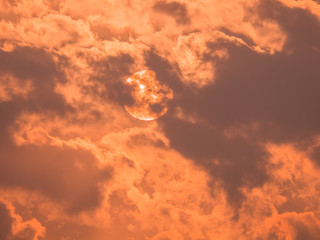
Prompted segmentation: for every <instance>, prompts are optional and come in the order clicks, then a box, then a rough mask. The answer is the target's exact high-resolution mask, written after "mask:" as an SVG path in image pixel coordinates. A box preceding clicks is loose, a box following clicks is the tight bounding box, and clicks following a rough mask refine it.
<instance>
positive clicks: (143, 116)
mask: <svg viewBox="0 0 320 240" xmlns="http://www.w3.org/2000/svg"><path fill="white" fill-rule="evenodd" d="M125 84H126V86H127V87H129V88H130V92H131V96H132V98H133V100H134V102H133V103H132V104H130V105H124V107H125V109H126V111H127V112H128V113H129V114H130V115H131V116H133V117H135V118H137V119H140V120H144V121H151V120H155V119H157V118H159V117H161V116H163V115H164V114H165V113H166V112H167V111H168V103H169V102H170V101H171V100H172V99H173V91H172V90H171V89H170V88H169V87H168V86H167V85H165V84H160V82H159V81H158V80H157V79H156V74H155V72H154V71H152V70H142V71H139V72H136V73H134V74H133V75H131V76H130V77H129V78H128V79H127V80H126V81H125Z"/></svg>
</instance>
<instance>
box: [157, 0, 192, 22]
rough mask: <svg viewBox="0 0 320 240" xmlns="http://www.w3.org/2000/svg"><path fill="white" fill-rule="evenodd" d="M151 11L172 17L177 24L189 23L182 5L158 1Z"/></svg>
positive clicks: (186, 11)
mask: <svg viewBox="0 0 320 240" xmlns="http://www.w3.org/2000/svg"><path fill="white" fill-rule="evenodd" d="M153 9H154V10H156V11H159V12H163V13H165V14H167V15H169V16H171V17H173V18H174V19H175V20H176V22H177V23H179V24H188V23H190V18H189V16H188V10H187V7H186V6H185V5H184V4H182V3H179V2H174V1H173V2H167V1H159V2H157V3H156V4H155V5H154V6H153Z"/></svg>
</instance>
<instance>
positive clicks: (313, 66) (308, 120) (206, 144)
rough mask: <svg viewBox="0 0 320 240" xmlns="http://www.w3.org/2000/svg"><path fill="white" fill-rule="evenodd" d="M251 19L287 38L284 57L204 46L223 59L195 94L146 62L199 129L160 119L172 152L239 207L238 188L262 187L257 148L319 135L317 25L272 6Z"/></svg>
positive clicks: (151, 60)
mask: <svg viewBox="0 0 320 240" xmlns="http://www.w3.org/2000/svg"><path fill="white" fill-rule="evenodd" d="M256 10H257V9H256ZM258 11H259V13H260V14H261V16H262V17H263V18H269V19H272V20H275V21H277V22H278V23H279V24H280V26H281V28H282V30H283V31H284V32H285V33H286V34H287V35H288V41H287V43H286V45H285V47H284V51H283V52H281V53H275V54H274V55H267V54H259V53H256V52H254V51H252V50H251V49H249V48H247V47H244V46H235V45H234V44H231V43H227V42H224V41H220V42H218V43H215V44H208V47H210V48H212V49H216V48H218V49H219V48H221V47H223V48H227V49H228V51H229V54H230V58H229V59H228V60H227V61H226V62H225V63H224V66H223V67H221V66H220V68H219V70H218V72H217V74H216V78H215V82H214V83H213V84H212V85H209V86H207V87H205V88H202V89H200V90H198V91H192V89H188V88H185V87H184V88H183V87H181V88H179V87H176V86H179V85H180V84H181V82H180V80H179V79H178V78H177V76H174V75H172V73H171V72H172V70H171V69H172V68H173V67H172V66H170V65H169V64H168V63H167V62H166V61H165V60H163V59H161V58H160V57H159V56H157V55H156V54H154V53H152V54H150V55H148V56H147V60H148V61H147V64H148V65H149V66H150V68H151V69H153V68H155V69H154V70H155V71H156V73H157V77H158V75H166V76H165V78H166V81H168V82H171V86H172V87H173V88H174V90H175V91H174V94H175V100H174V104H173V105H174V106H179V107H181V108H182V109H183V111H184V112H185V113H186V115H187V116H188V115H191V116H194V115H195V116H197V117H199V119H200V120H201V121H202V123H196V124H192V123H187V122H185V121H182V120H177V119H175V118H174V117H172V116H171V115H170V112H169V114H168V115H167V116H165V117H164V118H162V120H161V123H162V124H163V129H164V131H165V132H166V135H167V136H168V137H169V139H170V142H171V144H172V147H174V148H175V149H176V150H178V151H179V152H181V153H182V154H184V155H185V156H187V157H189V158H192V159H193V160H194V161H195V162H196V163H197V164H199V165H201V166H203V167H204V168H205V169H207V171H209V172H210V173H211V174H212V175H213V176H214V177H219V178H220V179H221V180H222V181H223V183H224V184H225V186H226V189H227V190H228V193H229V197H230V200H231V201H236V202H238V201H239V200H241V196H240V195H239V192H238V191H237V189H239V187H242V186H249V187H253V186H257V185H259V184H262V183H263V182H264V181H265V180H266V179H267V178H266V173H265V171H264V162H265V160H266V158H267V156H268V154H267V153H266V152H265V151H264V150H263V149H262V148H261V146H260V145H259V143H263V142H268V141H272V142H282V143H284V142H299V141H304V140H306V141H307V140H308V139H309V138H311V137H312V136H315V135H316V134H319V133H320V125H319V122H320V114H318V113H319V111H318V109H319V102H320V94H319V91H320V81H319V76H320V68H319V64H318V63H319V62H320V54H319V52H318V50H317V49H320V25H319V22H318V19H317V18H316V17H314V16H312V15H310V14H308V13H307V12H306V11H302V10H297V9H288V8H284V7H283V6H282V5H281V4H278V3H275V2H273V1H266V2H263V3H261V6H259V8H258ZM267 16H268V17H267ZM203 60H206V58H205V56H204V57H203ZM207 61H211V60H210V59H207ZM171 113H173V111H172V112H171ZM254 124H258V127H257V129H255V130H252V131H251V130H250V131H249V130H246V129H245V128H243V126H247V127H249V128H250V126H253V125H254ZM232 128H235V129H241V128H243V129H242V130H243V131H244V132H245V133H246V134H248V135H250V138H244V137H240V136H239V137H234V138H232V139H228V138H226V136H225V135H224V134H223V133H224V131H225V130H227V129H232ZM248 139H250V140H248ZM215 159H217V160H219V164H216V163H215V161H214V160H215Z"/></svg>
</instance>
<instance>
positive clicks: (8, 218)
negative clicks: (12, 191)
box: [0, 200, 45, 240]
mask: <svg viewBox="0 0 320 240" xmlns="http://www.w3.org/2000/svg"><path fill="white" fill-rule="evenodd" d="M0 207H1V221H2V224H1V227H2V229H1V230H2V231H1V239H4V240H18V239H28V240H29V239H30V240H38V239H40V238H41V237H44V234H45V227H43V226H42V225H41V224H40V222H39V221H38V220H37V219H35V218H32V219H31V220H27V221H23V219H22V217H21V216H20V215H19V214H17V213H16V212H15V208H14V206H13V205H12V204H11V203H10V202H7V201H2V200H1V203H0Z"/></svg>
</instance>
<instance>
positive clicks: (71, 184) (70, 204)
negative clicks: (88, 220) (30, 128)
mask: <svg viewBox="0 0 320 240" xmlns="http://www.w3.org/2000/svg"><path fill="white" fill-rule="evenodd" d="M0 166H1V167H0V169H1V170H0V185H1V186H2V187H18V186H19V187H22V188H25V189H29V190H35V191H39V192H41V193H43V194H45V195H47V196H49V197H51V198H52V199H54V200H56V201H59V202H61V203H64V205H65V206H66V207H67V209H68V210H69V211H70V212H78V211H82V210H89V209H92V208H94V207H97V206H99V204H100V201H101V200H102V195H101V194H102V193H101V192H100V189H99V183H101V182H103V181H107V180H108V179H110V177H111V169H108V168H106V169H99V168H98V166H97V160H96V159H95V158H94V156H92V155H91V154H90V153H89V152H87V151H84V150H73V149H70V148H63V149H62V148H60V147H50V146H47V147H35V146H23V147H16V146H9V147H8V146H7V147H6V151H5V152H4V153H3V154H2V156H1V163H0Z"/></svg>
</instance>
